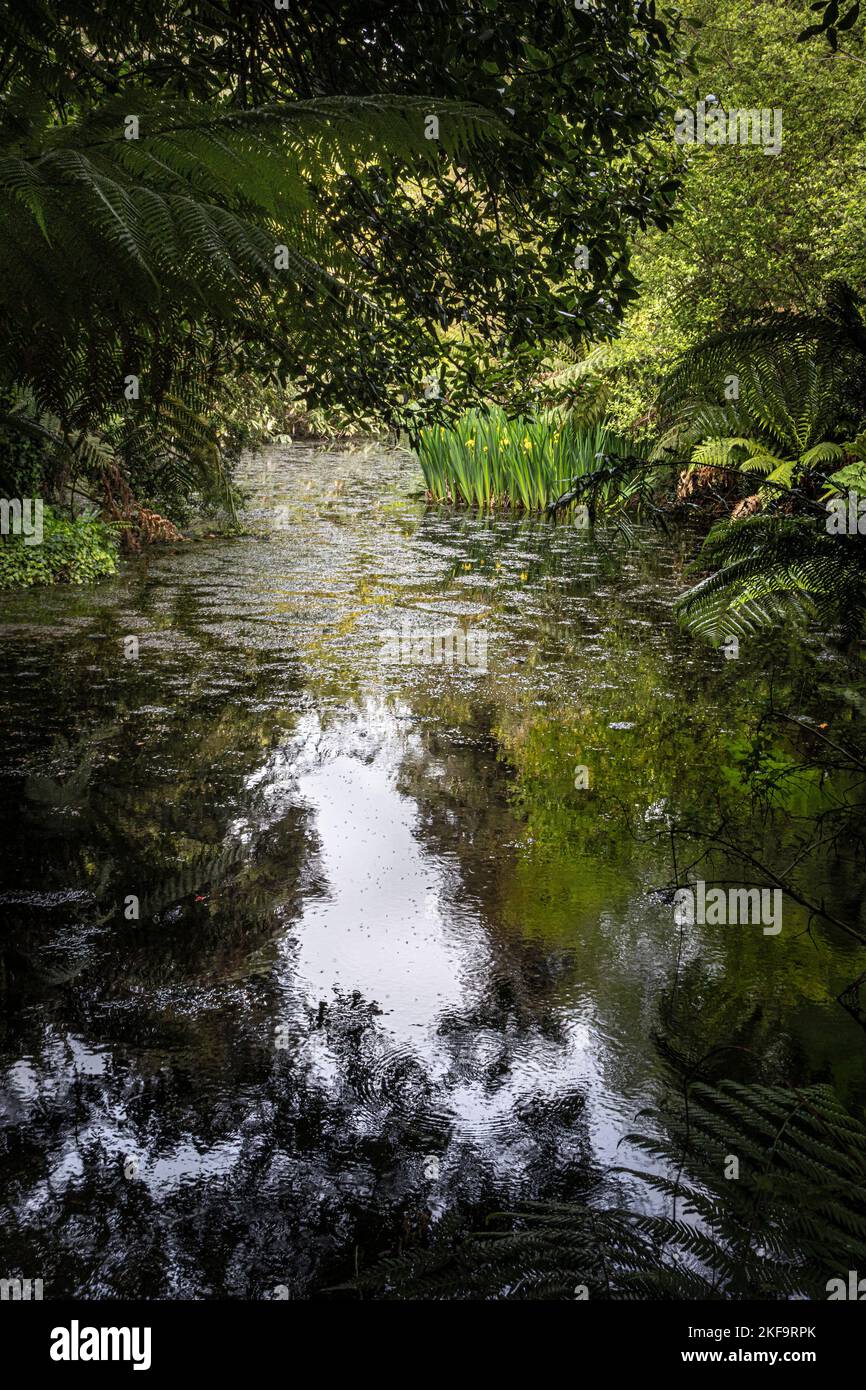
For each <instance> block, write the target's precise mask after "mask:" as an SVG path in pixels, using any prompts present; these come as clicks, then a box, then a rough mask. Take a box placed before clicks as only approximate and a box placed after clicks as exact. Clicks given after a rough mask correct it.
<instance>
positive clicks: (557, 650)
mask: <svg viewBox="0 0 866 1390" xmlns="http://www.w3.org/2000/svg"><path fill="white" fill-rule="evenodd" d="M245 479H246V483H247V486H249V487H250V488H252V489H254V490H255V492H256V498H255V501H254V506H255V509H256V510H255V511H254V515H253V522H254V524H256V525H258V526H261V528H262V532H263V534H262V535H255V536H248V537H245V538H243V539H239V540H232V541H218V540H213V541H200V542H196V543H187V544H184V545H178V546H176V547H173V548H170V549H155V550H152V551H150V552H148V553H146V554H143V555H141V556H139V557H135V558H133V559H132V560H130V561H128V562H126V563H125V564H124V566H123V570H122V573H121V575H120V576H119V577H118V578H117V579H116V580H113V581H110V582H107V583H104V584H102V585H100V586H98V587H96V588H94V589H92V590H85V591H74V592H72V591H69V590H63V589H60V588H58V589H55V590H45V591H31V592H29V593H23V594H15V595H11V596H10V595H7V596H5V597H4V598H3V601H2V610H0V611H2V635H3V653H4V660H3V669H2V700H3V710H2V737H3V743H4V749H5V757H4V759H3V784H2V790H3V839H4V851H5V853H4V871H3V882H2V899H3V903H2V906H3V918H4V925H3V928H2V937H0V945H2V955H0V991H2V1004H3V1015H2V1031H0V1087H2V1128H0V1171H2V1183H3V1186H2V1208H0V1274H3V1275H6V1274H14V1273H16V1272H18V1273H20V1274H22V1275H23V1276H25V1277H31V1278H35V1277H41V1278H43V1279H44V1282H45V1294H46V1297H49V1296H52V1295H53V1296H60V1295H64V1294H71V1293H76V1294H80V1295H83V1296H88V1297H99V1296H114V1295H118V1296H120V1295H124V1296H145V1297H160V1296H177V1295H185V1296H191V1297H208V1296H213V1295H222V1296H229V1297H232V1296H236V1297H267V1296H272V1295H273V1291H274V1289H275V1288H277V1287H278V1286H285V1287H286V1288H288V1290H289V1293H290V1295H291V1296H306V1295H309V1294H315V1293H316V1292H317V1291H319V1290H321V1289H322V1288H323V1287H325V1286H327V1285H328V1284H330V1283H334V1282H336V1281H338V1280H339V1279H342V1278H345V1277H346V1276H348V1275H350V1274H351V1272H352V1270H353V1268H354V1267H355V1264H356V1261H358V1262H359V1263H369V1261H371V1260H372V1259H374V1258H375V1257H376V1256H377V1255H379V1254H381V1253H383V1252H386V1251H388V1250H392V1249H395V1248H397V1247H398V1246H399V1245H403V1246H405V1245H406V1244H407V1243H411V1242H412V1241H416V1240H423V1239H424V1232H425V1229H426V1226H427V1224H428V1222H429V1221H430V1219H431V1216H432V1219H433V1220H434V1221H435V1220H436V1219H438V1218H439V1217H440V1216H442V1215H443V1214H444V1213H445V1212H448V1211H450V1210H452V1209H455V1208H456V1209H459V1211H460V1212H462V1213H465V1220H466V1222H467V1224H471V1223H473V1222H475V1221H477V1220H478V1219H480V1217H481V1216H482V1215H483V1214H484V1213H485V1212H486V1211H489V1210H491V1209H493V1208H501V1207H503V1206H508V1205H510V1204H514V1203H516V1202H519V1201H521V1200H522V1199H525V1198H535V1197H557V1198H569V1197H582V1196H584V1195H586V1196H589V1197H590V1199H591V1200H595V1199H596V1197H598V1196H599V1195H601V1194H605V1193H608V1194H609V1192H610V1191H611V1190H612V1185H613V1183H614V1182H615V1181H618V1180H615V1179H614V1178H612V1177H611V1176H610V1175H609V1174H608V1173H607V1170H608V1169H609V1168H610V1166H611V1165H613V1164H615V1163H627V1162H629V1161H631V1160H633V1159H634V1154H633V1153H632V1152H631V1150H630V1146H629V1145H628V1144H627V1143H626V1144H623V1143H622V1142H621V1141H622V1138H623V1135H624V1134H626V1133H627V1132H628V1131H629V1130H631V1129H632V1128H633V1125H634V1117H635V1115H636V1113H637V1112H638V1111H639V1110H640V1109H641V1108H642V1107H643V1106H645V1105H646V1104H647V1103H648V1102H650V1101H651V1099H652V1097H653V1094H654V1089H655V1087H656V1084H657V1078H658V1076H659V1069H660V1061H659V1053H658V1049H657V1047H656V1045H655V1044H654V1042H653V1033H654V1032H655V1031H656V1029H657V1028H658V1024H659V1003H660V1000H661V999H662V998H664V997H667V998H669V997H670V991H671V987H672V984H673V982H674V980H675V979H676V982H677V991H678V994H677V1009H678V1012H679V1017H680V1020H681V1023H682V1024H683V1026H684V1027H685V1028H686V1029H687V1030H691V1034H692V1038H693V1041H698V1042H703V1041H706V1043H707V1045H712V1044H713V1043H715V1042H716V1041H718V1039H719V1038H720V1037H722V1036H723V1037H724V1038H725V1039H726V1040H729V1039H730V1038H732V1037H733V1038H735V1039H736V1040H737V1041H738V1044H739V1045H740V1046H741V1048H742V1049H743V1052H744V1055H745V1053H746V1052H749V1053H751V1054H752V1055H754V1056H759V1057H760V1059H761V1064H762V1066H763V1067H765V1068H769V1069H770V1072H771V1074H773V1075H778V1076H781V1077H784V1078H785V1079H786V1080H787V1081H795V1082H800V1081H806V1080H815V1079H822V1080H828V1081H830V1082H832V1084H834V1085H835V1086H836V1087H837V1089H838V1090H839V1092H840V1094H842V1095H843V1096H844V1097H845V1098H849V1099H860V1100H862V1098H863V1096H864V1075H866V1069H864V1035H863V1033H862V1030H860V1029H858V1027H857V1025H856V1023H855V1022H854V1021H853V1020H852V1019H851V1018H850V1017H849V1016H848V1015H847V1014H846V1013H845V1012H844V1011H843V1010H842V1009H840V1007H839V1005H838V1004H837V1003H836V1002H835V995H836V994H837V993H838V991H839V990H840V989H841V988H842V987H843V986H844V984H845V983H846V982H847V981H848V980H850V979H851V978H852V977H853V976H854V975H855V974H857V973H858V971H860V970H862V969H863V968H864V964H866V962H864V961H863V960H862V955H863V953H862V952H860V951H858V950H857V948H856V946H855V945H853V944H852V943H850V942H849V941H847V939H846V938H844V937H840V938H839V939H837V937H836V936H835V935H832V934H829V935H828V933H827V931H826V930H824V929H820V928H815V929H813V930H812V932H807V931H806V928H807V927H808V925H809V922H808V914H807V913H806V912H805V911H804V910H802V909H800V908H798V907H797V906H796V904H793V903H791V904H789V903H787V902H786V904H785V918H784V929H783V931H782V932H781V933H780V934H778V935H776V936H770V935H765V934H764V933H763V932H762V931H761V929H760V927H759V926H741V927H726V928H719V927H709V926H703V927H702V926H694V927H689V928H687V929H685V930H682V931H681V930H680V929H679V928H677V927H676V926H675V924H674V921H673V912H672V906H671V894H670V887H671V884H672V882H673V875H674V865H673V863H672V850H671V842H670V837H669V835H668V834H667V831H666V826H667V824H668V822H667V820H666V817H669V816H674V817H682V816H685V817H692V818H700V817H701V816H703V817H706V818H709V817H710V816H711V814H712V811H713V809H714V808H715V807H717V806H718V805H721V804H722V803H723V802H724V804H725V806H726V808H727V809H728V810H730V806H731V804H732V802H733V803H736V799H737V797H738V796H739V795H740V791H739V790H738V786H737V782H736V777H735V775H734V774H732V772H731V767H732V765H735V763H736V755H737V748H738V745H739V743H741V742H742V740H743V739H744V737H745V732H744V731H745V730H746V728H747V725H748V723H749V720H750V719H751V718H752V715H753V713H754V709H755V706H756V702H760V700H761V699H763V698H765V697H766V693H767V675H766V667H767V659H768V654H767V652H766V651H761V650H756V651H754V652H752V653H749V652H744V653H743V656H742V658H741V660H739V661H737V662H734V661H732V662H726V661H725V660H724V659H723V658H722V657H721V656H720V654H719V652H718V651H715V650H712V649H711V648H709V647H707V646H703V645H700V644H698V643H696V642H695V641H693V640H692V639H690V638H688V637H685V636H683V635H682V634H681V633H680V632H679V631H678V630H677V627H676V624H675V622H674V621H673V618H672V613H671V603H672V601H673V598H674V597H675V595H676V593H677V592H679V591H680V590H681V589H682V587H683V583H684V580H683V573H682V571H683V562H684V560H685V559H686V558H687V557H688V556H689V554H690V553H691V551H692V549H693V544H692V543H691V542H690V541H688V540H686V539H680V540H673V541H672V540H666V539H660V538H658V537H656V538H653V539H652V540H649V541H647V543H646V544H644V545H640V546H638V545H633V546H624V545H623V544H622V543H621V542H620V541H618V540H617V539H616V538H613V537H608V538H606V539H605V538H601V539H599V538H595V539H590V538H588V537H587V536H586V535H585V534H583V533H581V532H580V531H578V530H576V529H575V528H574V527H572V526H569V525H567V524H564V525H563V524H560V525H556V526H554V525H552V524H549V523H545V522H540V521H534V522H533V521H523V522H521V521H517V520H514V519H501V520H493V519H478V518H477V517H471V516H469V515H467V514H466V513H462V514H454V513H450V512H447V511H438V512H437V511H431V510H427V509H425V506H424V503H423V501H422V500H421V499H420V497H419V496H418V495H417V493H416V491H415V490H416V489H417V486H418V478H417V474H416V470H415V467H414V464H413V462H412V461H411V459H408V458H407V457H406V456H405V455H402V454H400V453H397V452H394V453H382V452H381V451H380V452H376V451H369V452H364V451H349V452H339V453H335V452H331V453H328V452H326V451H323V450H316V449H313V448H311V447H306V446H300V445H295V446H293V447H292V448H290V449H285V450H275V451H273V452H272V453H271V454H269V455H268V456H267V458H266V459H265V460H261V459H260V460H257V461H252V462H250V463H249V464H248V465H247V468H246V474H245ZM265 531H267V532H268V534H264V533H265ZM404 624H409V627H408V629H404V627H403V625H404ZM455 629H456V630H458V631H459V632H461V633H464V634H465V633H466V632H469V633H470V634H472V635H473V641H471V642H470V644H469V654H470V656H471V657H472V658H473V664H467V663H463V664H453V665H449V664H446V663H444V662H441V661H440V662H438V663H432V662H428V661H426V660H425V659H424V658H425V655H426V653H427V651H428V648H427V647H426V646H425V636H427V635H429V634H430V633H431V632H432V631H433V630H436V631H438V632H440V633H441V632H443V631H446V632H451V631H453V630H455ZM394 630H396V632H397V634H398V638H399V636H400V634H403V640H404V641H409V643H410V647H409V655H410V656H411V658H412V659H411V660H410V661H408V662H399V661H397V662H394V661H388V660H383V659H382V655H383V652H385V653H386V654H387V648H386V642H387V640H388V639H387V634H388V633H389V632H393V631H394ZM407 632H408V637H406V633H407ZM130 637H137V639H138V658H137V659H134V658H131V657H130V656H128V655H127V652H128V651H129V649H130V647H131V644H130V643H129V642H128V641H127V642H125V640H124V639H128V638H130ZM413 642H414V644H415V645H414V647H413V646H412V645H411V643H413ZM485 642H486V661H485V659H484V656H485V653H484V643H485ZM458 654H459V653H458ZM819 656H820V657H821V658H822V660H823V668H822V669H826V668H828V667H830V666H832V658H831V656H830V653H819ZM774 660H775V658H774ZM779 670H780V674H779V675H778V677H777V679H778V680H779V681H780V682H781V683H782V685H783V686H784V688H785V691H786V698H788V699H789V700H791V701H792V702H793V703H792V704H791V708H792V709H794V710H795V711H797V710H802V712H803V713H804V716H805V715H814V717H816V718H817V717H818V715H819V714H821V713H823V710H821V709H817V708H815V707H814V699H815V697H814V695H813V694H810V691H811V689H812V686H811V685H810V683H809V681H807V680H806V678H805V676H804V675H803V672H802V671H801V670H800V668H799V666H798V659H797V658H796V657H794V656H791V657H790V658H787V657H785V656H784V655H783V657H782V660H781V666H780V668H779ZM831 674H832V673H831ZM841 679H842V677H841V675H840V680H841ZM583 766H585V767H587V768H588V770H589V771H588V775H589V783H590V785H589V788H588V789H584V788H582V787H580V786H577V787H576V786H575V780H576V776H575V769H576V768H578V767H583ZM577 780H578V781H579V780H580V778H579V774H578V777H577ZM805 809H806V810H808V807H806V808H805ZM747 813H748V807H746V806H745V805H744V808H743V814H744V816H746V815H747ZM792 824H793V823H792ZM752 829H753V830H754V827H752ZM762 833H764V832H762ZM788 833H789V832H788V831H786V829H785V827H784V826H783V827H782V828H781V829H780V827H779V826H778V825H776V824H774V825H772V826H768V827H767V828H766V837H767V840H768V853H770V854H774V853H778V854H780V855H782V854H783V851H785V850H786V849H787V848H789V847H790V846H788V845H787V843H786V834H788ZM790 834H792V835H793V834H795V830H794V829H790ZM790 857H791V856H790V855H788V858H790ZM677 867H678V868H679V869H681V867H682V866H681V865H678V866H677ZM715 870H716V873H717V874H718V875H719V876H720V877H725V875H724V873H723V872H721V870H720V869H719V865H718V861H716V863H715ZM701 872H703V870H702V871H701ZM704 876H705V877H706V878H707V879H711V878H712V877H713V875H712V874H711V873H710V872H706V873H705V875H704ZM810 888H811V891H813V892H814V893H815V894H816V895H818V896H824V897H825V898H826V900H827V901H828V902H829V903H832V904H834V905H835V906H836V907H837V908H838V910H839V911H840V913H842V914H847V916H848V917H849V918H850V919H851V920H856V919H857V915H858V913H860V914H861V916H862V910H861V908H860V906H859V904H860V896H861V891H862V881H861V877H860V876H858V874H857V873H855V872H853V871H852V870H851V869H850V867H849V866H846V865H845V864H839V863H835V862H832V863H827V864H826V866H825V869H824V870H822V876H821V879H820V881H813V882H812V883H811V885H810ZM133 897H134V898H136V899H138V917H137V918H136V917H135V916H134V915H133V914H134V904H131V903H130V901H129V900H130V899H131V898H133ZM618 1191H619V1194H620V1195H623V1193H625V1194H626V1195H627V1196H628V1197H629V1199H630V1200H633V1201H641V1200H644V1198H643V1197H642V1195H641V1194H640V1192H639V1190H638V1189H637V1188H635V1187H634V1186H633V1185H632V1186H631V1187H630V1186H628V1185H626V1187H624V1188H623V1187H620V1188H619V1189H618Z"/></svg>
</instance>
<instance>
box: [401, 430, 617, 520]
mask: <svg viewBox="0 0 866 1390" xmlns="http://www.w3.org/2000/svg"><path fill="white" fill-rule="evenodd" d="M634 447H635V446H634V444H633V443H632V442H631V441H629V440H626V439H624V438H623V437H622V436H619V435H617V434H615V433H614V431H612V430H611V429H609V428H608V426H607V425H605V424H603V423H602V424H596V425H586V424H580V423H577V422H575V421H572V420H571V419H570V418H569V416H568V415H567V414H561V413H554V412H551V413H548V414H544V415H537V416H517V417H516V418H514V419H510V420H509V419H508V418H507V416H506V415H505V412H504V411H502V410H499V409H492V410H489V411H486V412H483V413H482V412H479V411H469V412H468V413H467V414H466V415H463V416H462V417H461V418H460V419H459V420H457V421H455V422H454V424H451V425H431V426H428V427H427V428H425V429H423V430H422V431H421V434H420V438H419V441H418V457H419V460H420V463H421V469H422V472H423V474H424V481H425V482H426V484H427V492H428V495H429V496H430V498H431V499H432V500H433V501H437V502H454V503H457V504H462V505H464V506H470V507H483V508H491V507H513V508H515V509H517V510H520V511H527V512H538V511H542V510H543V509H544V508H545V507H547V506H549V505H550V504H551V503H552V502H555V501H556V499H557V498H558V497H560V496H562V494H563V493H564V492H566V491H567V489H568V487H569V486H570V484H571V483H572V482H573V480H574V479H575V478H577V477H580V476H582V475H583V474H585V473H588V472H591V471H592V470H593V469H595V468H597V467H598V466H599V460H600V459H601V457H602V456H604V455H608V454H612V453H613V454H618V453H623V454H632V453H634Z"/></svg>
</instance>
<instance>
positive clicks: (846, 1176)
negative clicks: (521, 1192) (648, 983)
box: [352, 1081, 866, 1300]
mask: <svg viewBox="0 0 866 1390" xmlns="http://www.w3.org/2000/svg"><path fill="white" fill-rule="evenodd" d="M644 1118H648V1119H650V1120H651V1121H653V1122H654V1132H653V1133H651V1134H648V1133H646V1132H643V1133H640V1134H634V1135H629V1136H628V1139H629V1140H630V1141H631V1142H632V1143H634V1144H635V1145H636V1146H637V1147H638V1148H639V1149H641V1150H642V1151H643V1152H644V1153H645V1154H647V1155H648V1156H649V1157H650V1158H651V1159H652V1163H653V1168H652V1171H650V1172H644V1171H641V1170H634V1169H622V1170H620V1171H622V1172H624V1173H627V1174H629V1176H631V1177H637V1178H638V1179H639V1180H640V1181H641V1182H642V1183H643V1184H644V1185H645V1187H646V1188H647V1189H649V1190H651V1191H652V1192H654V1193H655V1194H656V1203H658V1202H659V1201H660V1202H662V1203H664V1204H665V1205H667V1204H669V1205H670V1210H669V1213H668V1214H661V1213H660V1212H659V1211H658V1209H656V1211H652V1210H650V1211H646V1210H643V1209H630V1208H624V1207H618V1208H617V1207H613V1208H606V1207H602V1206H589V1205H578V1204H559V1205H553V1204H545V1203H538V1204H535V1205H533V1206H530V1207H528V1208H525V1209H523V1210H521V1211H519V1212H515V1213H513V1214H511V1216H510V1217H509V1216H502V1217H500V1218H498V1224H499V1226H500V1229H499V1230H498V1231H489V1232H485V1233H483V1234H482V1233H479V1234H477V1235H474V1236H471V1237H469V1238H468V1239H465V1240H462V1241H460V1240H457V1239H456V1238H455V1236H454V1233H453V1230H452V1229H450V1228H449V1227H448V1225H447V1224H446V1223H443V1228H442V1230H441V1231H439V1232H437V1234H436V1236H435V1237H434V1240H433V1242H432V1243H431V1246H430V1248H428V1249H426V1250H423V1249H422V1250H415V1251H412V1252H410V1253H408V1254H406V1255H403V1256H400V1257H395V1258H390V1259H385V1260H383V1261H382V1262H381V1263H379V1264H378V1265H377V1266H374V1267H373V1268H372V1269H371V1270H368V1271H364V1272H363V1273H362V1274H361V1275H360V1276H359V1277H358V1279H357V1280H356V1281H355V1283H354V1284H353V1286H352V1287H354V1288H356V1289H358V1290H359V1291H361V1292H363V1293H369V1294H372V1295H374V1296H376V1297H380V1298H392V1299H411V1298H428V1299H429V1298H434V1299H455V1298H456V1299H463V1298H497V1299H502V1298H505V1299H569V1300H573V1299H574V1298H575V1297H576V1296H577V1297H580V1296H584V1297H588V1298H589V1299H590V1300H596V1299H634V1298H643V1299H647V1298H649V1299H780V1300H784V1299H789V1298H792V1297H799V1298H804V1297H805V1298H826V1297H827V1292H828V1290H827V1285H828V1282H829V1280H831V1279H837V1278H841V1279H843V1280H845V1281H847V1275H848V1270H849V1269H856V1268H857V1267H858V1264H859V1265H861V1266H862V1263H863V1261H864V1260H866V1201H864V1190H866V1187H864V1184H866V1126H864V1125H863V1122H862V1121H861V1120H859V1119H856V1118H855V1117H854V1116H852V1115H850V1114H849V1113H848V1112H847V1111H846V1110H845V1109H844V1108H843V1107H842V1106H841V1105H840V1103H839V1102H838V1100H837V1099H836V1097H835V1096H834V1094H833V1092H832V1090H830V1088H829V1087H825V1086H812V1087H809V1088H805V1089H802V1090H789V1089H786V1088H783V1087H779V1086H758V1085H750V1086H746V1085H739V1084H738V1083H736V1082H733V1081H721V1082H719V1083H717V1084H716V1085H707V1084H703V1083H695V1084H694V1085H692V1086H691V1087H689V1088H688V1089H687V1092H686V1102H685V1105H683V1104H682V1103H680V1104H679V1105H678V1106H677V1107H676V1108H671V1107H669V1108H666V1109H665V1110H663V1111H655V1112H649V1114H648V1116H645V1117H644ZM731 1156H733V1157H734V1158H736V1159H737V1160H738V1163H739V1174H738V1176H737V1177H736V1178H733V1177H730V1176H727V1175H726V1170H728V1171H729V1163H730V1158H731ZM660 1169H661V1171H659V1170H660ZM581 1289H585V1291H586V1292H585V1293H584V1294H583V1295H581V1293H580V1290H581Z"/></svg>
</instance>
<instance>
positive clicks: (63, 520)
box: [0, 504, 119, 589]
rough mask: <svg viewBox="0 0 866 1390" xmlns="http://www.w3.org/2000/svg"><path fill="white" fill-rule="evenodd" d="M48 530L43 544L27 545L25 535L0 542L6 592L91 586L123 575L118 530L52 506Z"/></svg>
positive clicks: (46, 516) (47, 511) (0, 577)
mask: <svg viewBox="0 0 866 1390" xmlns="http://www.w3.org/2000/svg"><path fill="white" fill-rule="evenodd" d="M42 528H43V538H42V541H41V543H40V544H38V545H27V544H25V539H24V537H23V536H21V535H9V536H4V537H3V538H2V540H0V589H12V588H26V587H28V586H30V585H31V584H57V583H65V584H90V583H93V582H94V580H97V579H102V578H103V577H104V576H105V575H107V574H114V573H115V571H116V570H117V554H118V543H119V528H118V527H117V526H115V525H112V524H111V523H109V522H105V521H101V520H99V518H98V517H96V516H94V515H92V514H84V515H81V516H77V517H75V518H74V519H70V518H69V517H68V516H63V515H61V514H60V513H59V512H58V511H56V510H55V508H53V507H50V506H48V505H47V504H46V505H45V506H44V508H43V520H42Z"/></svg>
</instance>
